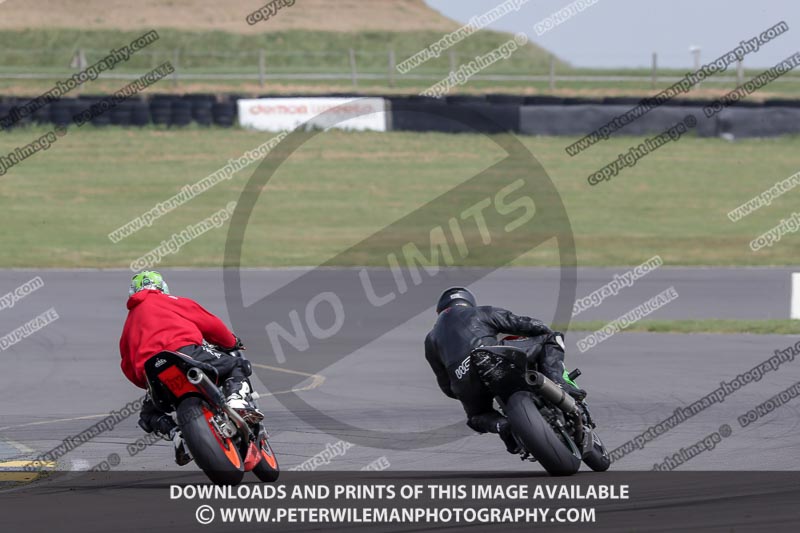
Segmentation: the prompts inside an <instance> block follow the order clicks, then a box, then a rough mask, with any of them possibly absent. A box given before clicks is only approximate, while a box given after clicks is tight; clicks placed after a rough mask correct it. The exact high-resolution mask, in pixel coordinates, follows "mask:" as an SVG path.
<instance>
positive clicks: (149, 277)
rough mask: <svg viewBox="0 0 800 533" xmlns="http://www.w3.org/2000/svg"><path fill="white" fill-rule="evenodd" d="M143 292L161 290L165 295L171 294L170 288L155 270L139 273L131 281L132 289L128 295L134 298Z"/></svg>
mask: <svg viewBox="0 0 800 533" xmlns="http://www.w3.org/2000/svg"><path fill="white" fill-rule="evenodd" d="M142 290H159V291H161V292H163V293H164V294H169V287H168V286H167V282H166V281H164V278H163V277H161V274H159V273H158V272H156V271H155V270H145V271H143V272H139V273H138V274H136V275H135V276H133V279H131V288H130V290H129V291H128V294H129V295H131V296H133V295H134V294H136V293H137V292H139V291H142Z"/></svg>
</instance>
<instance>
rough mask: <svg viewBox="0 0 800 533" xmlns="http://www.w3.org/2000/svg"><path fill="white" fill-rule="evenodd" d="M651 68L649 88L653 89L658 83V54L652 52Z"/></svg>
mask: <svg viewBox="0 0 800 533" xmlns="http://www.w3.org/2000/svg"><path fill="white" fill-rule="evenodd" d="M652 64H653V67H652V69H651V71H650V88H651V89H655V88H656V84H657V83H658V54H656V53H655V52H653V63H652Z"/></svg>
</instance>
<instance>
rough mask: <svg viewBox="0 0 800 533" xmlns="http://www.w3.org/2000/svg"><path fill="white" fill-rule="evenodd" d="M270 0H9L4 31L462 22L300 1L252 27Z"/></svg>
mask: <svg viewBox="0 0 800 533" xmlns="http://www.w3.org/2000/svg"><path fill="white" fill-rule="evenodd" d="M267 2H268V0H136V1H135V2H131V1H130V0H36V1H35V2H34V1H31V0H6V1H5V2H4V3H3V2H0V4H2V6H0V30H18V29H27V28H38V29H42V28H73V29H75V28H84V29H87V30H97V29H107V30H108V29H111V30H132V29H150V28H176V29H181V30H187V31H212V30H220V31H225V32H231V33H244V34H262V33H265V32H276V31H286V30H296V29H304V30H315V31H336V32H357V31H377V30H386V31H414V30H422V31H425V30H433V31H438V32H444V31H451V30H453V29H455V28H457V27H458V26H459V24H457V23H456V22H454V21H452V20H451V19H448V18H446V17H444V16H443V15H441V14H440V13H439V12H437V11H435V10H433V9H431V8H429V7H428V6H427V5H425V2H423V0H297V1H296V3H295V4H294V5H293V6H291V7H284V8H282V9H281V10H279V11H278V14H277V15H275V16H273V17H271V18H270V19H269V20H267V21H264V22H261V23H259V24H255V25H253V26H251V25H249V24H247V23H246V22H245V17H246V16H247V15H248V14H249V13H251V12H253V11H254V10H256V9H258V8H260V7H261V6H263V5H264V4H266V3H267Z"/></svg>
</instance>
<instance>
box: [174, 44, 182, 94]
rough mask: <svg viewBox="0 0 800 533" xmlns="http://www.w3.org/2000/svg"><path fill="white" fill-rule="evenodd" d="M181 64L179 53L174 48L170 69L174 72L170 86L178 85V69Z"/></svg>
mask: <svg viewBox="0 0 800 533" xmlns="http://www.w3.org/2000/svg"><path fill="white" fill-rule="evenodd" d="M180 62H181V51H180V50H179V49H178V48H176V49H175V51H173V52H172V68H174V69H175V72H173V73H172V84H173V85H178V67H179V66H180Z"/></svg>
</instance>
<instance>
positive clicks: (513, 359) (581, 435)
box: [470, 337, 611, 476]
mask: <svg viewBox="0 0 800 533" xmlns="http://www.w3.org/2000/svg"><path fill="white" fill-rule="evenodd" d="M536 349H537V346H535V345H533V344H532V343H529V342H527V339H526V338H525V337H518V338H515V339H513V340H511V339H508V340H505V341H503V344H501V345H498V346H482V347H479V348H476V349H475V350H473V351H472V353H471V357H470V366H471V367H472V368H473V369H475V371H477V373H478V375H479V377H480V379H481V382H482V383H483V384H484V385H485V386H486V387H488V389H489V390H490V391H491V392H492V394H494V396H495V398H496V400H497V402H498V403H499V404H500V407H501V408H502V410H503V412H504V414H505V415H506V417H507V418H508V420H509V422H510V424H511V428H512V430H513V434H514V437H515V438H516V440H517V442H518V443H519V445H520V447H521V449H522V452H521V458H522V459H523V460H530V461H538V462H539V463H540V464H541V465H542V466H543V467H544V469H545V470H547V472H548V473H550V474H551V475H554V476H569V475H572V474H574V473H576V472H577V471H578V469H580V466H581V461H583V462H584V463H586V465H587V466H588V467H589V468H591V469H592V470H594V471H596V472H604V471H606V470H608V467H609V466H610V465H611V459H610V458H609V456H608V451H607V450H606V447H605V446H604V445H603V442H602V441H601V440H600V437H598V435H597V433H596V432H595V431H594V429H595V427H596V425H595V423H594V421H593V420H592V416H591V414H590V413H589V408H588V406H587V405H586V403H585V402H583V401H578V400H576V399H574V398H573V397H572V396H570V395H569V394H567V393H566V392H565V391H564V389H562V388H561V387H560V386H558V385H557V384H556V383H554V382H553V381H552V380H550V379H548V378H547V377H545V376H544V375H543V374H541V373H540V372H537V371H536V355H537V353H536ZM580 374H581V372H580V370H578V369H577V368H576V369H575V370H573V371H572V372H570V373H569V374H568V377H569V379H570V380H574V379H576V378H577V377H578V376H580Z"/></svg>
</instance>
